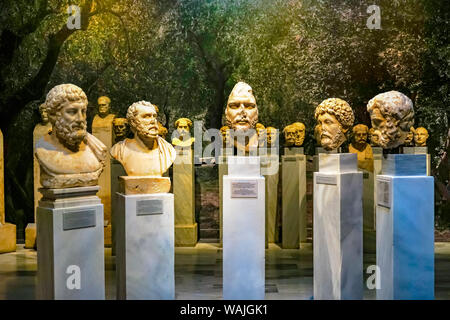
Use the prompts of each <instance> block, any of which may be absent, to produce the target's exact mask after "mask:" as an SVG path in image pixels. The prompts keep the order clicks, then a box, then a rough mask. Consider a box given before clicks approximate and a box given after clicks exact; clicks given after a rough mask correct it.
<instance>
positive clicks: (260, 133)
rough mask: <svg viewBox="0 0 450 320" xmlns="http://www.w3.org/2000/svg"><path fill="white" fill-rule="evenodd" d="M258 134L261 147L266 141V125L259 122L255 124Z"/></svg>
mask: <svg viewBox="0 0 450 320" xmlns="http://www.w3.org/2000/svg"><path fill="white" fill-rule="evenodd" d="M255 129H256V134H257V135H258V145H259V146H260V147H263V146H264V143H265V141H266V127H265V126H264V125H263V124H262V123H259V122H258V123H257V124H256V126H255Z"/></svg>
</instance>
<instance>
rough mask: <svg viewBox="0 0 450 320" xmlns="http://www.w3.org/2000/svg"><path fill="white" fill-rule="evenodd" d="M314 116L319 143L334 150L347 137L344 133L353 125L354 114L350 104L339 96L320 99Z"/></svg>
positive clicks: (327, 148)
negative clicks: (318, 133)
mask: <svg viewBox="0 0 450 320" xmlns="http://www.w3.org/2000/svg"><path fill="white" fill-rule="evenodd" d="M314 117H315V118H316V120H317V124H318V125H319V129H318V130H320V143H321V145H322V147H324V148H325V150H334V149H337V148H339V147H340V146H341V144H342V143H344V141H345V140H346V139H347V138H346V136H345V134H346V133H347V131H348V130H349V129H350V128H351V126H352V125H353V121H354V120H355V116H354V115H353V110H352V108H351V107H350V105H349V104H348V103H347V102H346V101H344V100H342V99H339V98H329V99H326V100H324V101H322V103H321V104H319V105H318V106H317V108H316V112H315V114H314Z"/></svg>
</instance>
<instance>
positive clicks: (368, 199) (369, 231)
mask: <svg viewBox="0 0 450 320" xmlns="http://www.w3.org/2000/svg"><path fill="white" fill-rule="evenodd" d="M360 171H361V172H362V173H363V249H364V252H366V253H375V252H376V235H375V210H374V208H375V206H374V201H373V199H374V194H375V190H374V173H373V172H370V171H367V170H361V169H360Z"/></svg>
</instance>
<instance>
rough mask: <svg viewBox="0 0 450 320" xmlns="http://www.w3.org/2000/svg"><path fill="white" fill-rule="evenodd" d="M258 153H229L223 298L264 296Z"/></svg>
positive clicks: (225, 183)
mask: <svg viewBox="0 0 450 320" xmlns="http://www.w3.org/2000/svg"><path fill="white" fill-rule="evenodd" d="M264 180H265V179H264V177H262V176H261V173H260V158H259V157H228V175H226V176H224V177H223V298H224V299H227V300H230V299H232V300H253V299H258V300H262V299H264V296H265V286H264V283H265V278H264V275H265V250H264V242H265V241H264V239H265V217H264V215H265V209H264V207H265V185H264Z"/></svg>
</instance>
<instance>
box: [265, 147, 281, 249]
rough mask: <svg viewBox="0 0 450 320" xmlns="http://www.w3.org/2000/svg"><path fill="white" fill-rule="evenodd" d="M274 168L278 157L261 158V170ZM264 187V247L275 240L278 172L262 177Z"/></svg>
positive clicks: (277, 165) (277, 166)
mask: <svg viewBox="0 0 450 320" xmlns="http://www.w3.org/2000/svg"><path fill="white" fill-rule="evenodd" d="M272 166H276V168H277V169H278V168H279V157H278V155H276V154H274V155H268V156H261V168H269V167H272ZM264 178H265V179H266V180H265V187H266V247H267V245H268V243H274V242H276V241H277V238H276V222H277V212H278V180H279V170H276V172H275V173H274V174H267V175H264Z"/></svg>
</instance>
